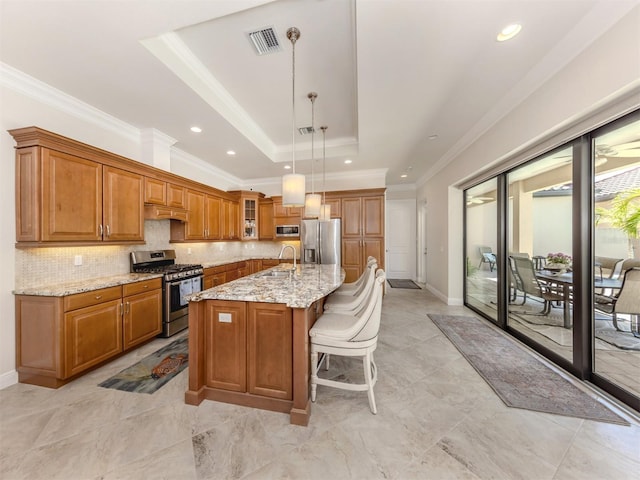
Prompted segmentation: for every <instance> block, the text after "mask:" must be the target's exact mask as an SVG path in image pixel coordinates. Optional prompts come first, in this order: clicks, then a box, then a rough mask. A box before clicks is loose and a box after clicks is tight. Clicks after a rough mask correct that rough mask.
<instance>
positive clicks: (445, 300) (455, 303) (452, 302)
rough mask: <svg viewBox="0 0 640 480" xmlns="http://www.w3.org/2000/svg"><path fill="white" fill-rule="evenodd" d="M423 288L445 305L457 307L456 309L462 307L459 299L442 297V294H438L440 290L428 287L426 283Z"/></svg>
mask: <svg viewBox="0 0 640 480" xmlns="http://www.w3.org/2000/svg"><path fill="white" fill-rule="evenodd" d="M425 287H426V289H427V290H429V291H430V292H431V293H433V294H434V295H435V296H436V297H438V299H439V300H440V301H442V302H443V303H446V304H447V305H451V306H458V307H459V306H462V305H464V302H463V300H462V299H461V298H449V297H447V296H446V295H444V294H443V293H442V292H440V290H438V289H437V288H435V287H433V286H432V285H429V284H428V283H426V284H425Z"/></svg>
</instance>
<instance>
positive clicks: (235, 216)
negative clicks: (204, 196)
mask: <svg viewBox="0 0 640 480" xmlns="http://www.w3.org/2000/svg"><path fill="white" fill-rule="evenodd" d="M229 238H231V239H233V240H236V239H238V238H240V204H239V203H238V202H231V216H230V219H229Z"/></svg>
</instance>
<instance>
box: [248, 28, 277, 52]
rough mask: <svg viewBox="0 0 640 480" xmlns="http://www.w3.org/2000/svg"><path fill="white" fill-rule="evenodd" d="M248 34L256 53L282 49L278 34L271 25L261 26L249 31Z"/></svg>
mask: <svg viewBox="0 0 640 480" xmlns="http://www.w3.org/2000/svg"><path fill="white" fill-rule="evenodd" d="M248 35H249V39H250V40H251V43H253V46H254V47H255V49H256V52H257V53H258V55H267V54H269V53H274V52H279V51H280V50H282V47H280V43H279V42H278V35H276V31H275V30H274V28H273V27H265V28H261V29H260V30H255V31H253V32H249V33H248Z"/></svg>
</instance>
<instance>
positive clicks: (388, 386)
mask: <svg viewBox="0 0 640 480" xmlns="http://www.w3.org/2000/svg"><path fill="white" fill-rule="evenodd" d="M427 313H447V314H464V315H472V313H471V312H470V311H469V310H467V309H465V308H464V307H450V306H446V305H445V304H443V303H442V302H440V301H439V300H438V299H436V298H435V297H434V296H433V295H431V294H430V293H429V292H428V291H426V290H404V289H393V288H388V289H387V295H386V297H385V300H384V303H383V319H382V327H381V331H380V339H379V342H378V350H377V351H376V362H377V364H378V368H379V379H378V384H377V385H376V389H375V392H376V400H377V406H378V414H377V415H375V416H374V415H372V414H371V413H370V411H369V407H368V401H367V395H366V394H365V393H364V392H348V391H343V390H336V389H332V388H329V387H324V386H319V387H318V399H317V402H316V403H315V404H314V405H313V413H312V418H311V422H310V424H309V426H308V427H306V428H305V427H296V426H292V425H289V417H288V415H284V414H280V413H273V412H267V411H261V410H253V409H248V408H243V407H238V406H233V405H227V404H223V403H217V402H210V401H204V402H203V403H202V404H201V405H200V406H198V407H194V406H190V405H185V403H184V401H183V394H184V391H185V389H186V385H187V371H186V370H185V371H184V372H182V373H181V374H180V375H178V376H177V377H176V378H174V379H173V380H172V381H171V382H169V383H168V384H167V385H165V386H164V387H162V388H161V389H160V390H158V391H157V392H156V393H154V394H153V395H148V394H136V393H127V392H120V391H117V390H110V389H103V388H100V387H98V386H97V384H98V383H99V382H101V381H102V380H104V379H106V378H108V377H109V376H111V375H112V374H114V373H116V372H118V371H120V370H121V369H123V368H125V367H127V366H129V365H131V364H132V363H134V362H136V361H137V360H139V359H140V358H142V357H144V356H146V355H147V354H149V353H151V352H153V351H155V350H156V349H158V348H160V347H161V346H163V345H164V344H166V343H167V342H168V340H166V339H156V340H154V341H153V342H152V343H150V344H147V345H145V346H144V347H142V348H140V349H138V350H136V351H135V352H132V353H130V354H128V355H126V356H123V357H121V358H119V359H117V360H116V361H114V362H111V363H110V364H108V365H106V366H104V367H102V368H100V369H98V370H95V371H93V372H91V373H90V374H88V375H86V376H84V377H82V378H80V379H78V380H76V381H74V382H71V383H70V384H68V385H66V386H64V387H62V388H60V389H58V390H50V389H46V388H41V387H34V386H29V385H24V384H17V385H12V386H10V387H8V388H5V389H4V390H1V391H0V478H1V479H3V480H22V479H25V480H37V479H46V480H51V479H64V480H84V479H87V480H98V479H103V480H112V479H136V480H139V479H164V478H166V479H176V480H180V479H234V478H239V479H259V480H261V479H284V478H288V479H323V480H324V479H332V480H340V479H399V480H405V479H438V480H439V479H532V480H540V479H556V480H562V479H567V480H570V479H580V480H585V479H614V478H615V479H636V480H637V479H638V478H639V477H638V472H640V423H639V421H638V418H637V417H633V416H631V415H626V417H625V418H627V419H628V420H629V421H630V422H631V423H632V425H631V426H619V425H612V424H608V423H601V422H594V421H589V420H582V419H578V418H570V417H562V416H556V415H551V414H545V413H537V412H532V411H528V410H519V409H514V408H508V407H506V406H505V405H504V404H503V403H502V401H501V400H500V399H499V398H498V397H497V396H496V395H495V393H494V392H493V390H492V389H491V388H490V387H489V386H488V385H487V384H486V383H485V382H484V380H483V379H482V378H481V377H480V376H479V375H478V374H477V373H476V371H475V370H474V369H473V368H472V367H471V366H470V365H469V363H467V361H466V360H465V359H464V358H463V357H462V356H461V355H460V353H459V352H458V351H457V350H456V348H455V347H454V346H453V345H452V344H451V343H450V342H449V340H448V339H447V338H446V337H445V336H443V335H442V333H441V332H440V330H439V329H438V328H437V327H436V326H435V325H434V324H433V323H432V322H431V321H430V320H429V318H428V317H427V316H426V314H427ZM360 368H361V367H360V364H359V363H358V362H354V361H353V359H349V360H347V361H341V360H340V359H338V358H332V362H331V368H330V370H329V372H327V373H328V374H329V375H334V376H339V375H342V376H344V377H345V378H351V377H352V376H356V375H361V374H360ZM603 401H607V400H606V399H604V400H603ZM611 404H612V405H613V406H614V408H616V404H615V403H611ZM617 411H618V413H621V414H622V415H625V412H624V410H623V409H620V410H617Z"/></svg>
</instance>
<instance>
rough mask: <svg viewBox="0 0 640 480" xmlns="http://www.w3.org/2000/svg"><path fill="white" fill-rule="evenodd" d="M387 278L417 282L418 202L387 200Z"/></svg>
mask: <svg viewBox="0 0 640 480" xmlns="http://www.w3.org/2000/svg"><path fill="white" fill-rule="evenodd" d="M385 210H386V222H385V225H386V233H385V238H386V254H385V256H386V258H385V265H386V274H387V278H406V279H410V280H416V245H417V243H416V200H415V198H413V199H402V200H387V204H386V208H385Z"/></svg>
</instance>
